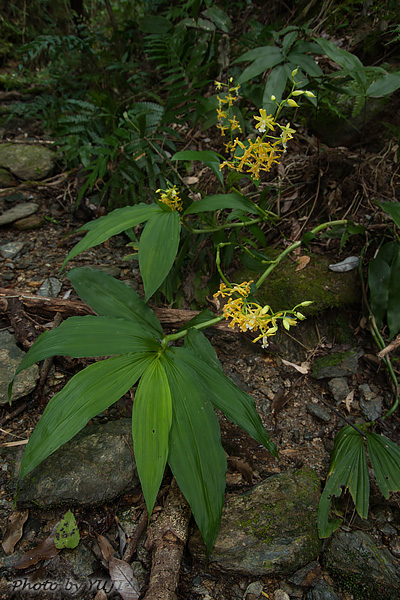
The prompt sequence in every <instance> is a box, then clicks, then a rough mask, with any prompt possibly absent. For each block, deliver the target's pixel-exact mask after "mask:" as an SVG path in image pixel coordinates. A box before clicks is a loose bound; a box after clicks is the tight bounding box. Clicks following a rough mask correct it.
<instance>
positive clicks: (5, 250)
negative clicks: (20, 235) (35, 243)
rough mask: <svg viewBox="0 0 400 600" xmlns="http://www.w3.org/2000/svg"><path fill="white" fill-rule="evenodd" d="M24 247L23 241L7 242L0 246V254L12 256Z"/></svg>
mask: <svg viewBox="0 0 400 600" xmlns="http://www.w3.org/2000/svg"><path fill="white" fill-rule="evenodd" d="M23 247H24V242H9V243H8V244H3V245H2V246H0V254H1V255H2V257H3V258H14V257H15V256H17V254H18V253H19V252H21V250H22V248H23Z"/></svg>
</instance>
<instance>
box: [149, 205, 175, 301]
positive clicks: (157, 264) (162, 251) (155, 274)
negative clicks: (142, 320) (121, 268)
mask: <svg viewBox="0 0 400 600" xmlns="http://www.w3.org/2000/svg"><path fill="white" fill-rule="evenodd" d="M180 233H181V222H180V216H179V213H178V212H177V211H176V210H173V211H170V212H164V211H161V212H160V213H159V214H157V215H155V216H154V217H152V218H151V219H149V221H148V222H147V223H146V226H145V228H144V230H143V233H142V235H141V238H140V245H139V268H140V273H141V275H142V279H143V285H144V290H145V293H146V300H148V299H149V298H150V297H151V296H152V295H153V294H154V292H155V291H157V290H158V288H159V287H160V285H161V284H162V282H163V281H164V279H165V278H166V276H167V275H168V273H169V272H170V270H171V267H172V265H173V264H174V260H175V257H176V255H177V252H178V247H179V240H180Z"/></svg>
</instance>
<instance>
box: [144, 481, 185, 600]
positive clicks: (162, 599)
mask: <svg viewBox="0 0 400 600" xmlns="http://www.w3.org/2000/svg"><path fill="white" fill-rule="evenodd" d="M190 515H191V512H190V507H189V504H188V503H187V502H186V500H185V498H184V497H183V494H182V492H181V491H180V489H179V487H178V485H177V483H176V481H175V479H174V480H173V481H172V484H171V488H170V491H169V494H168V496H167V499H166V502H165V508H164V510H163V512H162V513H160V516H159V517H158V518H157V520H156V521H155V522H154V523H152V524H151V525H150V527H149V529H148V533H147V540H146V544H145V546H146V549H147V550H148V551H151V552H152V566H151V573H150V581H149V587H148V590H147V592H146V595H145V597H144V599H143V600H177V595H176V593H175V590H176V588H177V587H178V583H179V572H180V567H181V560H182V553H183V549H184V547H185V544H186V541H187V537H188V527H189V519H190Z"/></svg>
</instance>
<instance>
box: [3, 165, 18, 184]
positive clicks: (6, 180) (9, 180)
mask: <svg viewBox="0 0 400 600" xmlns="http://www.w3.org/2000/svg"><path fill="white" fill-rule="evenodd" d="M17 184H18V181H17V180H16V179H14V177H13V176H12V175H11V173H9V172H8V171H6V169H3V168H2V167H0V187H2V188H7V187H14V186H15V185H17Z"/></svg>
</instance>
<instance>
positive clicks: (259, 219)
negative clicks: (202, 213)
mask: <svg viewBox="0 0 400 600" xmlns="http://www.w3.org/2000/svg"><path fill="white" fill-rule="evenodd" d="M260 221H263V219H262V218H261V217H259V218H258V219H251V220H250V221H241V222H240V223H229V225H217V226H216V227H210V228H209V229H193V228H192V227H191V226H190V225H189V224H188V223H186V222H184V225H185V227H186V228H187V229H189V231H190V233H213V232H214V231H221V230H222V229H229V228H232V227H248V226H249V225H255V224H256V223H259V222H260Z"/></svg>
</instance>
